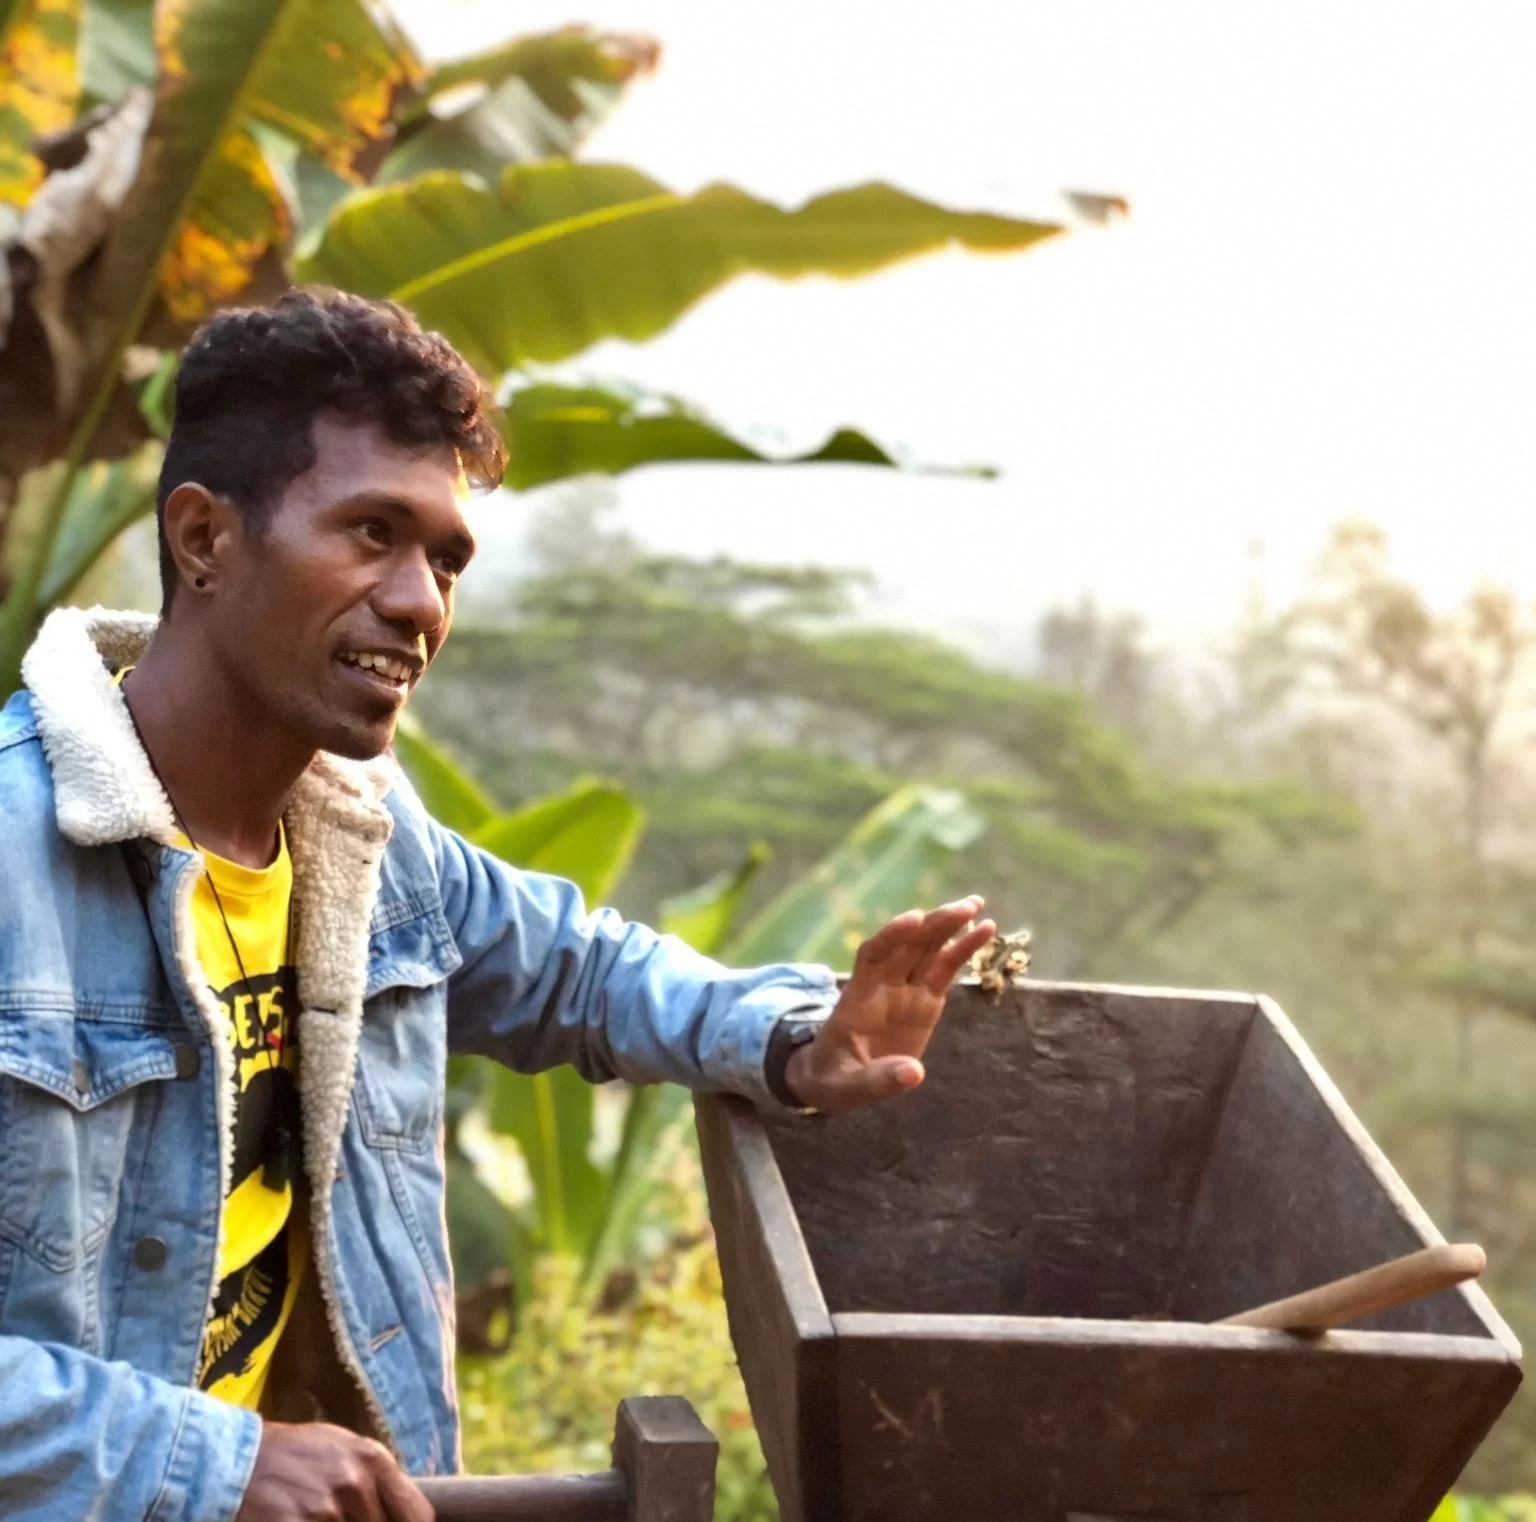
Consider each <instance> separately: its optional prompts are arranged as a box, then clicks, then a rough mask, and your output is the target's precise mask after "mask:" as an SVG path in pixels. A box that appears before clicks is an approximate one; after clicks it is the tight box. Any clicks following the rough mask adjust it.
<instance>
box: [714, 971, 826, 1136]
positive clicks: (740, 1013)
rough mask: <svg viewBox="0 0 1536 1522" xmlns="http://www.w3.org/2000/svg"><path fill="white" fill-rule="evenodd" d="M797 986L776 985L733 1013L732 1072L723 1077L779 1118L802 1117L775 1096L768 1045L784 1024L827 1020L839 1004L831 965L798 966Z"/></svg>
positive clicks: (730, 1086)
mask: <svg viewBox="0 0 1536 1522" xmlns="http://www.w3.org/2000/svg"><path fill="white" fill-rule="evenodd" d="M793 970H794V972H795V974H796V975H797V976H796V981H795V982H793V983H789V982H785V983H772V984H768V985H766V986H765V987H762V988H759V989H757V990H755V991H754V992H753V993H751V994H749V995H748V996H747V997H746V998H744V999H743V1000H742V1001H741V1002H740V1004H738V1006H737V1007H736V1010H735V1011H734V1016H735V1020H736V1021H737V1022H738V1029H737V1030H736V1031H735V1032H733V1035H734V1037H735V1040H734V1041H733V1042H732V1045H733V1046H735V1048H736V1052H735V1053H733V1055H734V1056H735V1057H736V1061H735V1062H734V1063H733V1069H734V1070H733V1071H732V1072H730V1073H729V1074H728V1075H723V1076H724V1084H723V1086H724V1087H725V1088H728V1089H730V1090H732V1091H733V1092H734V1093H737V1094H741V1095H743V1096H745V1097H746V1098H747V1099H750V1100H751V1101H752V1102H753V1103H754V1104H755V1105H757V1106H758V1107H759V1108H760V1109H764V1110H771V1111H773V1112H774V1113H775V1114H779V1115H795V1114H799V1113H801V1110H800V1107H799V1106H791V1105H787V1104H785V1103H784V1102H783V1100H781V1099H780V1098H779V1097H778V1096H777V1095H775V1094H774V1092H773V1089H772V1087H771V1086H770V1084H769V1081H768V1074H767V1071H766V1064H767V1059H768V1047H769V1043H770V1041H771V1040H772V1038H773V1033H774V1030H775V1029H776V1027H777V1026H778V1024H779V1022H780V1021H781V1020H783V1019H785V1018H786V1017H787V1016H790V1015H795V1016H798V1017H802V1018H804V1019H807V1020H813V1019H825V1018H826V1016H827V1015H829V1014H830V1013H831V1012H832V1006H833V1005H834V1004H836V1003H837V998H838V987H837V975H836V974H835V973H834V972H833V971H832V970H831V969H830V968H827V967H815V966H797V967H795V968H794V969H793Z"/></svg>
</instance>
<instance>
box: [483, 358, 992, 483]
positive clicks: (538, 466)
mask: <svg viewBox="0 0 1536 1522" xmlns="http://www.w3.org/2000/svg"><path fill="white" fill-rule="evenodd" d="M503 427H504V431H505V433H506V437H507V443H508V446H509V449H510V451H511V454H510V459H509V460H508V463H507V476H506V482H505V484H506V485H507V486H509V487H511V488H512V489H513V490H514V491H527V490H530V489H531V488H533V487H535V486H544V485H547V484H548V483H549V482H551V481H563V480H566V479H568V478H569V477H571V476H581V475H594V474H595V475H609V476H617V475H622V474H623V473H624V472H625V471H628V470H634V469H636V468H637V467H639V466H643V465H661V464H676V463H678V462H681V461H687V460H723V461H740V462H747V463H756V464H775V465H821V464H828V463H833V462H836V463H847V464H857V465H883V466H895V465H899V464H900V463H901V462H900V461H899V460H898V459H897V458H896V457H895V456H894V455H892V454H890V453H889V452H887V451H886V450H885V449H883V448H881V446H880V445H879V444H877V443H875V442H874V440H873V439H871V438H869V437H868V436H867V435H865V434H862V433H859V432H857V431H855V430H854V429H852V428H839V429H837V430H836V432H834V433H831V434H829V435H828V436H827V438H826V439H825V440H824V441H823V442H822V443H821V444H820V445H818V446H817V447H816V448H815V449H812V450H809V451H805V452H800V453H796V452H792V451H787V450H775V449H772V448H770V447H768V446H767V445H766V444H764V443H762V442H761V441H753V440H751V439H748V438H743V437H741V436H740V435H739V434H735V433H732V432H730V431H729V430H727V429H726V428H724V427H723V426H722V425H720V424H719V423H716V422H714V421H712V420H711V419H710V418H709V417H708V416H707V415H706V414H705V413H704V412H703V411H701V410H700V409H699V408H697V407H694V406H692V405H690V404H689V403H687V402H685V401H682V400H680V399H679V398H677V397H674V396H660V395H656V394H654V393H647V392H643V391H639V390H636V389H634V388H630V387H623V388H620V387H618V386H611V385H610V386H596V385H581V386H577V385H559V384H555V383H552V382H541V383H538V384H535V385H529V386H520V387H518V388H517V389H515V390H514V391H513V392H512V393H511V394H510V395H509V396H508V398H507V401H506V410H505V421H504V424H503ZM918 468H920V469H924V470H931V467H918ZM944 473H945V474H964V475H974V476H988V475H992V474H994V472H992V471H990V470H988V469H987V468H985V467H981V466H971V467H962V468H960V469H958V470H955V471H952V472H948V471H947V472H944Z"/></svg>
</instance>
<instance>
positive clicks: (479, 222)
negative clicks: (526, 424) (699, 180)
mask: <svg viewBox="0 0 1536 1522" xmlns="http://www.w3.org/2000/svg"><path fill="white" fill-rule="evenodd" d="M1060 230H1061V229H1060V228H1059V227H1056V226H1053V225H1050V224H1046V223H1039V222H1023V221H1017V220H1014V219H1012V218H1009V217H1000V216H992V215H989V214H986V213H980V212H973V213H965V212H953V211H947V210H945V209H944V208H943V207H940V206H935V205H933V204H932V203H931V202H928V201H923V200H919V199H918V198H917V197H915V196H910V195H908V194H906V193H905V192H904V191H900V190H897V189H895V188H894V187H892V186H889V185H878V184H875V185H862V186H858V187H856V188H854V189H850V190H840V191H834V192H832V193H831V194H829V195H824V196H819V197H817V198H816V199H815V200H812V201H809V202H807V203H806V204H805V205H804V206H802V207H800V208H799V209H798V210H795V211H785V210H783V209H782V208H780V207H777V206H773V205H771V204H769V203H768V202H766V201H761V200H758V199H756V198H755V197H753V196H750V195H748V194H747V193H746V192H744V191H742V190H738V189H736V188H735V187H734V186H730V185H711V186H708V187H707V188H705V189H704V190H701V191H699V192H698V193H697V194H696V195H692V196H684V195H677V194H674V193H673V192H672V191H669V190H668V189H667V188H666V187H665V186H664V185H661V184H660V183H658V182H657V181H656V180H653V179H652V178H650V176H648V175H645V174H642V173H641V172H640V171H639V170H637V169H631V168H628V167H626V166H624V165H620V164H570V163H545V164H531V165H525V166H522V167H513V168H509V169H507V170H506V171H504V172H503V174H502V176H501V178H500V180H499V181H498V182H497V183H496V184H495V185H493V186H487V185H486V184H484V183H483V182H482V181H481V180H479V179H478V178H476V177H473V176H467V175H459V174H448V173H441V172H439V173H432V174H424V175H422V176H420V177H419V178H417V179H414V180H411V181H408V182H406V183H405V184H401V185H390V186H384V187H381V188H378V189H374V190H366V191H361V192H359V193H358V194H357V195H355V196H352V197H349V198H348V199H347V200H346V201H344V202H343V203H342V204H341V205H340V206H339V207H338V208H337V210H336V211H335V212H334V214H333V215H332V217H331V220H330V222H329V224H328V225H327V227H326V229H325V233H324V236H323V237H322V238H321V239H320V241H319V243H318V244H317V245H316V246H315V248H314V249H313V250H312V251H311V252H310V253H309V254H308V255H307V257H304V258H302V259H301V260H300V261H299V274H300V276H301V278H303V279H306V280H320V281H325V282H327V283H329V284H332V285H340V286H345V287H347V288H349V289H351V290H355V291H358V292H359V293H361V294H362V295H365V296H392V297H393V298H394V299H395V300H397V301H402V302H405V303H406V304H407V305H409V306H411V307H412V308H413V309H414V310H415V311H416V313H417V315H418V316H419V317H420V318H421V319H422V321H423V322H424V323H425V324H426V325H427V326H428V327H431V328H436V329H438V330H440V331H441V332H442V333H444V334H445V335H446V336H447V337H448V338H449V339H450V340H452V341H453V343H455V344H456V345H457V346H458V348H459V349H460V350H461V351H462V352H463V353H464V354H465V355H466V356H467V357H468V358H469V359H470V360H471V361H472V362H473V363H475V364H476V365H478V366H480V367H481V368H482V369H483V370H484V371H486V372H487V373H494V374H500V373H501V372H503V371H506V370H512V369H518V368H522V367H525V366H526V365H528V364H530V363H546V364H549V363H556V362H558V361H561V360H565V359H569V358H571V357H572V356H573V355H575V354H579V353H580V352H581V351H582V350H584V349H586V348H588V347H589V346H590V345H592V344H594V343H597V342H599V341H600V340H602V339H605V338H624V339H629V340H631V341H637V340H641V339H646V338H651V337H654V336H655V335H656V334H657V333H660V332H661V331H662V330H663V329H665V328H667V327H668V326H670V325H671V324H672V323H673V322H675V321H676V320H677V318H679V317H680V316H682V314H683V313H684V312H686V311H688V310H689V309H690V308H691V307H693V306H694V305H695V304H696V303H697V302H699V301H700V300H702V299H703V298H704V297H705V296H707V295H708V294H709V293H710V292H711V291H714V290H716V289H718V288H719V287H720V286H722V285H724V284H726V283H727V282H728V281H730V280H732V279H734V278H735V277H736V276H737V275H741V274H747V273H751V272H755V273H759V274H765V275H772V276H774V277H776V278H778V279H782V280H787V279H793V278H795V277H798V276H803V275H815V274H820V275H834V276H838V277H840V278H845V279H846V278H853V277H855V276H859V275H867V274H870V273H871V272H873V271H875V270H878V269H882V268H884V267H886V266H887V265H890V264H894V263H896V262H898V261H900V260H902V259H908V258H912V257H914V256H915V255H917V254H922V253H927V252H931V251H933V250H936V249H940V248H945V247H949V246H951V245H959V246H961V247H964V248H969V249H972V250H976V251H988V252H994V253H1003V252H1009V251H1014V250H1018V249H1022V248H1027V247H1029V246H1030V245H1031V244H1033V243H1037V242H1039V241H1040V240H1041V239H1042V238H1046V237H1049V236H1051V235H1052V234H1053V233H1056V232H1059V231H1060Z"/></svg>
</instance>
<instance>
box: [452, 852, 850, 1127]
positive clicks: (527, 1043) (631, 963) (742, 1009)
mask: <svg viewBox="0 0 1536 1522" xmlns="http://www.w3.org/2000/svg"><path fill="white" fill-rule="evenodd" d="M431 828H432V831H433V834H434V843H435V847H436V851H437V857H438V880H439V886H440V890H441V893H442V900H443V909H444V913H445V914H446V916H447V919H448V924H449V928H450V929H451V930H452V932H453V935H454V938H455V940H456V941H457V943H458V947H459V951H460V953H461V955H462V956H463V958H464V963H463V966H461V967H460V968H459V970H458V971H457V972H456V973H455V974H454V975H453V977H452V980H451V981H450V983H449V1004H448V1043H449V1046H450V1048H451V1049H452V1050H453V1051H455V1052H475V1053H479V1054H481V1055H483V1056H488V1057H493V1058H495V1059H496V1060H497V1061H498V1062H502V1063H504V1064H506V1065H507V1066H508V1067H511V1068H515V1069H517V1070H518V1071H519V1072H524V1073H532V1072H537V1071H539V1070H541V1069H543V1068H550V1067H556V1066H558V1065H559V1064H560V1063H562V1062H569V1063H570V1064H571V1065H572V1066H573V1067H575V1068H576V1070H577V1071H578V1072H580V1073H581V1074H582V1076H583V1077H585V1078H587V1079H590V1080H591V1081H592V1082H594V1083H603V1082H606V1081H607V1080H608V1079H611V1078H622V1079H625V1080H626V1081H627V1082H629V1083H657V1082H661V1081H666V1082H669V1083H679V1084H683V1085H685V1086H686V1087H688V1088H691V1089H727V1090H731V1091H733V1092H735V1093H738V1094H743V1095H745V1096H746V1097H747V1098H749V1099H752V1100H754V1101H756V1102H757V1103H758V1104H760V1105H762V1106H764V1107H765V1108H770V1109H782V1108H783V1106H781V1105H780V1103H779V1101H778V1100H777V1099H775V1098H774V1097H773V1095H772V1094H771V1093H770V1092H769V1089H768V1085H767V1083H766V1081H765V1079H764V1077H763V1058H764V1055H765V1054H766V1051H767V1047H768V1037H769V1035H770V1034H771V1032H772V1030H773V1027H774V1026H775V1025H776V1024H777V1023H778V1021H779V1019H780V1018H781V1017H782V1016H784V1015H786V1014H789V1013H791V1012H792V1011H793V1012H799V1011H802V1010H803V1011H807V1012H813V1013H824V1012H825V1011H827V1010H829V1009H830V1008H831V1006H832V1005H833V1004H834V1003H835V1002H836V1000H837V984H836V980H835V978H834V975H833V973H832V972H831V970H830V969H828V968H826V967H817V966H800V965H790V964H788V963H781V964H779V965H776V966H772V967H758V968H754V969H751V970H748V971H733V970H731V969H730V968H727V967H723V966H722V965H721V964H720V963H719V962H715V961H712V960H711V959H710V958H708V957H705V956H701V955H699V953H698V952H696V951H694V950H692V948H690V947H689V946H687V945H686V944H685V943H684V942H682V941H680V940H678V939H677V937H675V936H670V935H659V934H658V933H657V932H656V931H654V930H651V929H648V928H647V927H646V926H644V925H637V924H633V923H631V922H629V921H627V920H625V919H623V918H622V917H621V916H620V915H618V914H616V913H615V912H614V911H613V910H612V909H598V910H595V911H590V912H589V911H588V910H587V909H586V907H585V906H584V904H583V903H582V898H581V893H580V892H579V891H578V890H577V888H576V887H575V886H574V885H572V884H571V883H568V882H566V881H565V880H564V879H563V878H558V877H547V876H544V875H542V874H540V873H536V872H522V871H518V870H517V869H515V868H512V867H509V866H507V865H506V864H505V863H504V862H501V861H499V860H498V859H497V858H496V857H494V856H491V855H489V854H488V853H487V852H485V851H481V850H479V849H478V848H477V847H475V846H473V845H470V844H469V843H468V842H467V841H465V840H463V839H461V838H460V837H459V836H457V835H455V834H454V833H453V832H452V831H450V830H446V829H444V828H443V827H442V826H440V825H437V824H435V823H434V824H433V825H432V826H431Z"/></svg>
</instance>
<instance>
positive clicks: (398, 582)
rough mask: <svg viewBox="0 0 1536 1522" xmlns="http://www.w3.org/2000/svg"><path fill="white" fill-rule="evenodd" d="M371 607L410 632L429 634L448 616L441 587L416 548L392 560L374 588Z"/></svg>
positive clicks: (429, 566) (425, 559)
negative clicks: (412, 551)
mask: <svg viewBox="0 0 1536 1522" xmlns="http://www.w3.org/2000/svg"><path fill="white" fill-rule="evenodd" d="M373 606H374V610H375V611H376V612H377V613H378V615H379V617H380V618H383V619H386V620H387V621H388V622H390V623H392V624H402V625H408V626H409V628H410V630H411V633H412V634H413V635H422V634H431V633H432V631H433V630H434V629H436V628H437V627H438V626H439V625H440V624H441V623H442V622H443V620H444V619H445V618H446V617H447V616H448V604H447V602H446V601H445V600H444V598H443V592H442V588H441V587H439V586H438V584H437V577H436V576H435V575H434V574H433V572H432V567H431V565H430V564H428V562H427V557H426V556H425V555H424V554H422V553H420V552H419V551H418V552H415V553H410V554H405V555H399V556H396V557H395V558H394V559H393V561H392V562H391V564H390V568H389V571H388V573H387V574H386V575H385V576H384V578H383V579H382V580H381V581H380V582H379V584H378V586H377V587H376V588H375V589H374V596H373Z"/></svg>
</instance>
